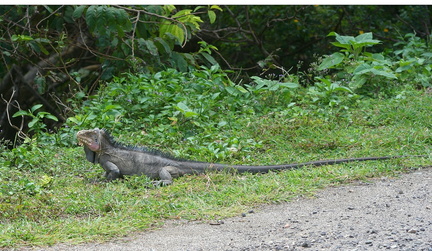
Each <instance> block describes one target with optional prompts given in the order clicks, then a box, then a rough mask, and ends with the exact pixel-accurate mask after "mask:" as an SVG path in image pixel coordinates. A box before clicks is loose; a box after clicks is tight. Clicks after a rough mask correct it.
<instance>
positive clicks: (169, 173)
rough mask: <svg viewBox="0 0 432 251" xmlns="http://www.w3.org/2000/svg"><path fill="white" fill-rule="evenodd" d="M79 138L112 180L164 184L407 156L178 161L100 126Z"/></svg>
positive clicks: (86, 150) (93, 161) (84, 132)
mask: <svg viewBox="0 0 432 251" xmlns="http://www.w3.org/2000/svg"><path fill="white" fill-rule="evenodd" d="M77 139H78V141H79V142H80V144H82V145H84V151H85V154H86V157H87V160H88V161H90V162H92V163H95V164H96V163H99V164H100V165H101V166H102V168H103V169H104V170H105V176H106V178H107V179H108V180H114V179H117V178H120V177H123V175H146V176H148V177H150V178H151V179H155V180H158V179H159V180H160V181H159V182H158V183H162V184H163V185H168V184H171V183H172V179H173V178H176V177H179V176H182V175H185V174H199V173H204V172H205V171H206V170H224V169H226V168H233V169H236V170H237V171H238V172H250V173H266V172H268V171H270V170H285V169H293V168H299V167H303V166H322V165H334V164H339V163H345V162H354V161H367V160H383V159H392V158H401V157H407V156H393V157H366V158H351V159H336V160H321V161H312V162H305V163H298V164H286V165H272V166H243V165H225V164H213V163H207V162H195V161H188V160H178V159H175V158H172V157H169V156H167V155H165V154H163V153H160V152H157V151H151V150H147V149H143V148H134V147H129V146H123V145H121V144H118V143H117V142H115V141H114V140H113V139H112V137H111V136H110V135H109V134H108V133H107V132H106V131H105V130H100V129H97V128H96V129H93V130H81V131H79V132H78V133H77Z"/></svg>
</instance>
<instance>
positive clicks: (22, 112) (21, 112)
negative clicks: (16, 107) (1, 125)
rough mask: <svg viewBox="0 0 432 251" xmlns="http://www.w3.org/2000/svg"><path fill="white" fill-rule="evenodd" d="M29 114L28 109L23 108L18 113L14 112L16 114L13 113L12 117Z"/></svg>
mask: <svg viewBox="0 0 432 251" xmlns="http://www.w3.org/2000/svg"><path fill="white" fill-rule="evenodd" d="M27 115H29V112H28V111H24V110H21V111H17V112H16V113H14V115H12V117H13V118H16V117H18V116H27Z"/></svg>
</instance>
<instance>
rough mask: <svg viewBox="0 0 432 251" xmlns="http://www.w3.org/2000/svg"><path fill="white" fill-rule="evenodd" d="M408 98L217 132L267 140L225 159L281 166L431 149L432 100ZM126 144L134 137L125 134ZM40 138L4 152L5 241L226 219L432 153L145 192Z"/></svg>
mask: <svg viewBox="0 0 432 251" xmlns="http://www.w3.org/2000/svg"><path fill="white" fill-rule="evenodd" d="M406 96H407V97H406V98H405V99H386V100H375V99H365V100H360V101H358V104H357V106H356V108H352V109H350V110H349V111H348V112H345V113H343V114H337V113H334V114H331V113H329V114H327V115H322V114H321V115H320V114H316V113H314V111H313V110H311V111H310V114H307V115H302V116H297V117H289V116H285V115H284V114H283V113H273V114H269V115H266V116H259V117H258V116H255V117H248V118H240V119H239V121H248V123H246V124H244V125H243V126H242V129H241V130H239V129H238V128H237V127H236V126H233V127H231V128H227V129H225V130H224V131H221V132H219V134H217V135H214V137H216V136H217V137H222V136H223V135H229V136H230V137H232V136H236V137H238V138H239V139H240V141H242V140H247V139H252V140H253V141H254V142H261V143H260V144H256V148H254V149H240V151H239V152H234V153H233V154H232V155H229V156H227V157H226V158H224V159H221V160H220V161H219V162H223V163H233V164H282V163H293V162H305V161H311V160H319V159H330V158H349V157H365V156H388V155H406V154H409V155H417V154H421V155H423V154H426V155H429V154H430V153H431V145H432V135H431V129H432V128H431V127H432V116H431V111H432V96H431V95H428V94H426V93H424V92H420V91H419V92H412V94H407V95H406ZM329 111H330V110H329ZM133 133H134V132H131V135H133ZM130 138H132V137H130ZM125 140H128V136H124V137H122V141H125ZM125 142H126V141H125ZM160 143H161V144H163V148H164V149H170V147H169V146H171V148H172V149H171V150H172V151H173V152H174V150H176V151H175V152H176V153H180V155H181V156H180V157H188V158H193V159H194V160H200V161H210V160H213V159H212V157H211V156H207V155H206V154H198V155H194V154H193V152H192V153H191V152H190V151H189V150H188V149H189V148H190V147H192V144H193V142H190V141H186V142H175V141H172V142H168V143H166V142H160ZM35 144H36V143H34V144H29V145H28V146H27V148H23V149H20V150H15V151H21V152H15V153H14V154H10V156H12V157H13V158H11V159H8V158H7V157H8V156H9V155H7V154H5V153H4V154H3V155H2V156H3V157H2V158H0V164H2V163H3V166H0V171H1V173H2V177H1V178H0V182H1V183H0V185H1V187H0V189H1V193H0V196H1V197H0V211H1V212H2V214H1V216H0V223H1V226H0V247H6V248H11V247H22V246H46V245H53V244H55V243H59V242H68V243H82V242H90V241H105V240H110V239H112V238H116V237H121V236H124V235H126V234H128V233H132V232H134V231H142V230H146V229H151V228H155V227H159V226H161V224H163V222H164V220H166V219H180V218H181V219H189V220H203V221H206V220H213V219H220V218H225V217H229V216H234V215H238V214H240V213H242V212H246V211H248V210H250V209H252V208H254V207H256V206H258V205H261V204H272V203H280V202H285V201H290V200H291V199H292V198H295V197H297V196H313V194H314V192H315V191H317V190H319V189H322V188H325V187H328V186H335V185H340V184H345V183H349V182H351V181H353V180H366V179H369V178H373V177H380V176H397V175H399V174H401V173H404V172H408V171H410V170H413V169H418V168H420V167H421V166H430V165H431V159H430V158H404V159H394V160H385V161H369V162H359V163H348V164H342V165H334V166H324V167H319V168H313V167H306V168H301V169H298V170H292V171H282V172H270V173H268V174H255V175H253V174H236V173H234V174H233V173H228V172H219V173H216V172H211V173H207V174H205V175H197V176H186V177H181V178H179V179H176V180H175V182H174V184H173V185H171V186H168V187H160V188H148V186H149V180H148V179H147V178H146V177H131V178H128V179H126V180H123V181H116V182H111V183H106V182H103V181H102V180H101V179H100V176H101V175H102V173H103V171H102V169H101V167H100V166H96V165H92V164H91V163H89V162H87V161H86V160H85V157H84V153H83V150H82V149H81V148H80V147H74V148H60V147H43V148H41V147H37V146H35ZM240 144H241V142H240ZM245 145H247V144H245ZM19 156H22V157H21V158H20V157H19ZM23 156H24V157H23ZM10 162H14V163H16V164H15V165H12V166H15V167H14V168H10V167H9V166H11V163H10ZM19 163H22V165H19ZM29 167H31V168H29Z"/></svg>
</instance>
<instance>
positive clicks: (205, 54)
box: [201, 52, 218, 65]
mask: <svg viewBox="0 0 432 251" xmlns="http://www.w3.org/2000/svg"><path fill="white" fill-rule="evenodd" d="M201 55H202V56H203V57H204V58H205V59H206V60H207V61H208V62H209V63H210V64H211V65H216V64H217V63H218V62H217V61H216V60H215V59H214V58H213V57H212V56H211V55H210V54H208V53H206V52H201Z"/></svg>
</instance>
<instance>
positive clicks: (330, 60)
mask: <svg viewBox="0 0 432 251" xmlns="http://www.w3.org/2000/svg"><path fill="white" fill-rule="evenodd" d="M344 58H345V56H344V55H343V54H342V53H340V52H335V53H333V54H331V55H330V56H328V57H326V58H325V59H324V60H323V61H322V62H321V64H320V65H319V66H318V70H320V71H321V70H324V69H330V68H331V67H333V66H335V65H338V64H340V63H341V62H342V61H343V60H344Z"/></svg>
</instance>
